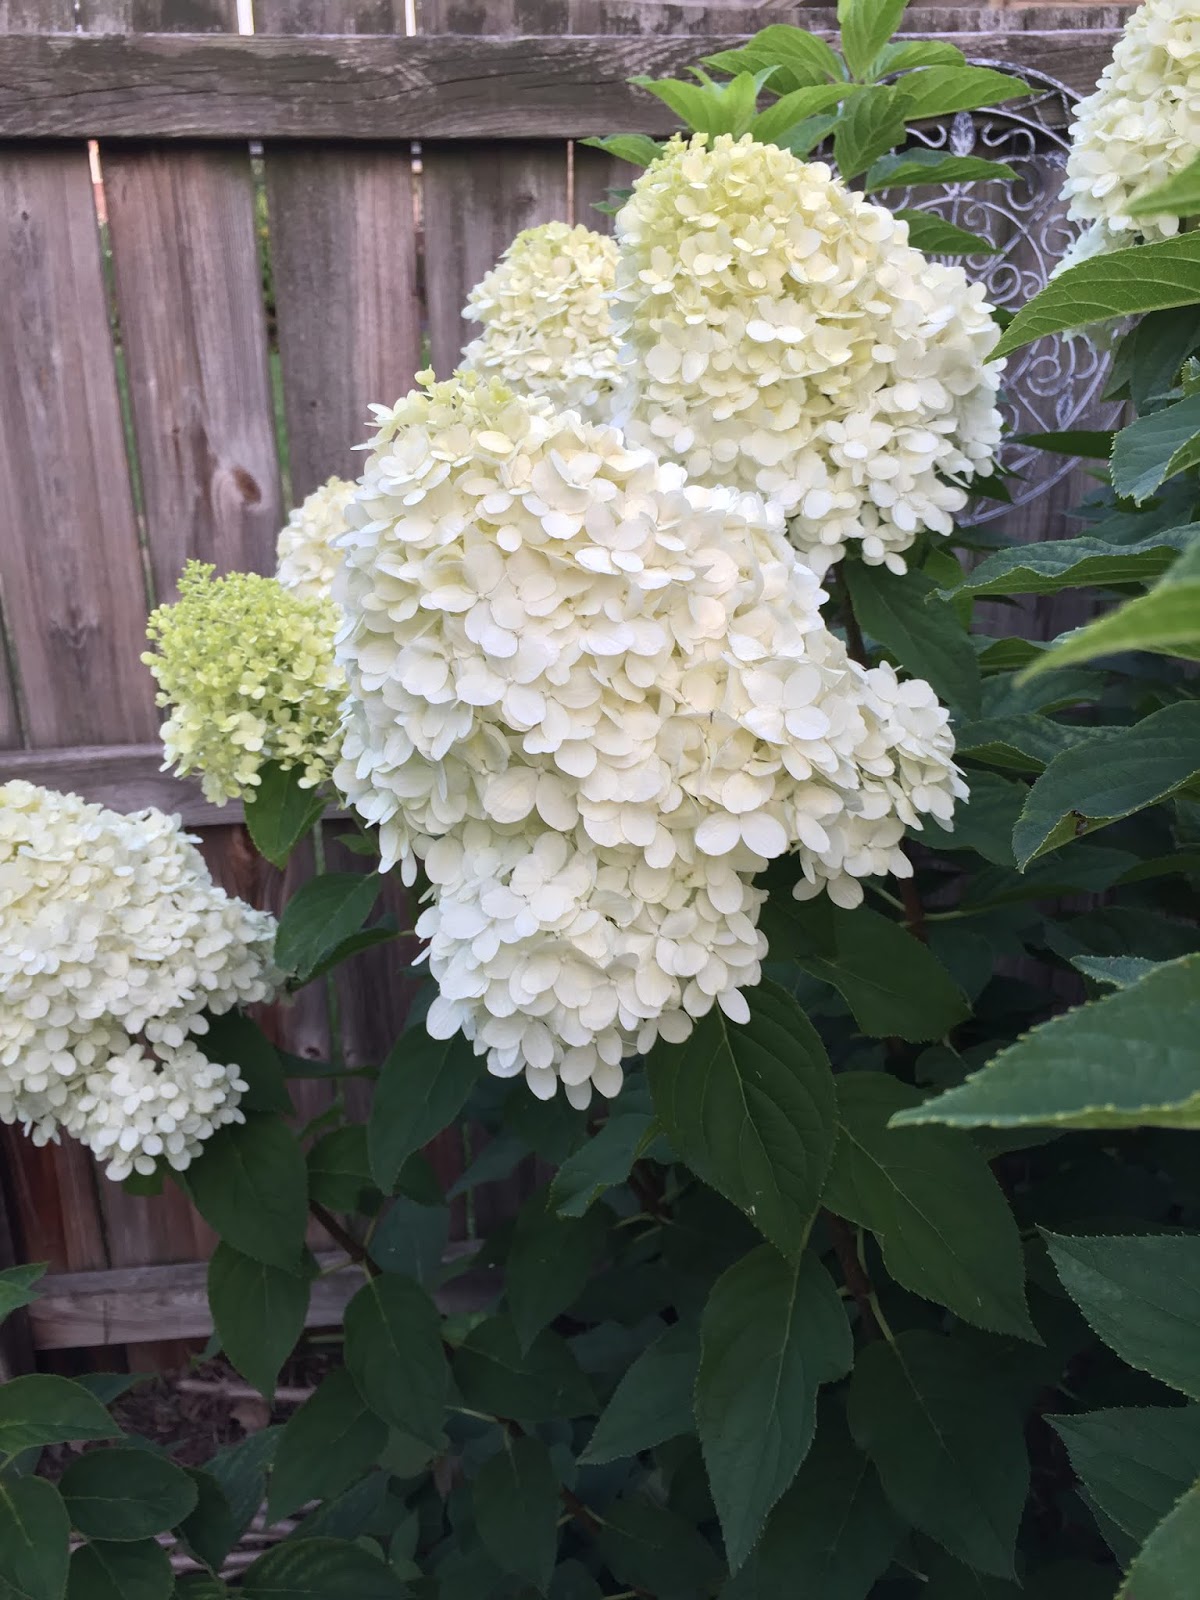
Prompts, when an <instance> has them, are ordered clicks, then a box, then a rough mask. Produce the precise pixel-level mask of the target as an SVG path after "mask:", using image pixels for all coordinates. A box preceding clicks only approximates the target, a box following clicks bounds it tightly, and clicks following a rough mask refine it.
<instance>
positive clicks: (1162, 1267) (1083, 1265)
mask: <svg viewBox="0 0 1200 1600" xmlns="http://www.w3.org/2000/svg"><path fill="white" fill-rule="evenodd" d="M1043 1234H1044V1237H1045V1240H1046V1244H1047V1246H1048V1247H1049V1250H1050V1256H1051V1259H1052V1260H1053V1262H1054V1265H1055V1267H1056V1269H1057V1271H1058V1275H1059V1277H1060V1278H1061V1279H1062V1283H1063V1288H1064V1289H1066V1291H1067V1293H1068V1294H1069V1295H1070V1296H1071V1299H1072V1300H1074V1302H1075V1304H1076V1305H1077V1306H1078V1307H1079V1309H1080V1310H1081V1311H1082V1312H1083V1314H1084V1316H1085V1317H1086V1318H1087V1321H1088V1325H1089V1327H1090V1328H1091V1329H1092V1330H1093V1332H1095V1333H1096V1334H1097V1335H1098V1336H1099V1337H1100V1338H1101V1339H1103V1340H1104V1342H1105V1344H1106V1345H1108V1346H1110V1348H1111V1349H1113V1350H1115V1351H1116V1352H1117V1354H1118V1355H1119V1356H1120V1357H1121V1360H1122V1361H1127V1362H1128V1363H1129V1365H1130V1366H1131V1367H1137V1368H1138V1370H1139V1371H1141V1372H1149V1373H1151V1374H1152V1375H1153V1376H1154V1377H1156V1378H1157V1379H1158V1380H1159V1382H1160V1383H1167V1384H1170V1386H1171V1387H1172V1388H1173V1389H1180V1390H1182V1391H1183V1393H1184V1394H1186V1395H1189V1396H1190V1397H1191V1398H1192V1399H1193V1400H1194V1399H1196V1398H1198V1397H1200V1341H1197V1338H1196V1329H1197V1327H1200V1235H1198V1234H1169V1233H1168V1234H1152V1235H1150V1236H1149V1237H1147V1238H1138V1237H1136V1236H1129V1235H1122V1236H1121V1237H1119V1238H1075V1237H1067V1236H1066V1235H1064V1234H1057V1233H1048V1232H1046V1230H1044V1229H1043Z"/></svg>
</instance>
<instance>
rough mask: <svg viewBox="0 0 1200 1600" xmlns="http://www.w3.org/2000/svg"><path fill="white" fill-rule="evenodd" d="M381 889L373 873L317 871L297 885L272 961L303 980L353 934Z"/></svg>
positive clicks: (367, 915)
mask: <svg viewBox="0 0 1200 1600" xmlns="http://www.w3.org/2000/svg"><path fill="white" fill-rule="evenodd" d="M382 887H383V879H382V878H381V877H380V875H379V874H378V873H377V872H368V873H362V872H322V873H320V874H319V875H318V876H317V877H315V878H310V879H309V881H308V882H307V883H303V884H301V885H300V887H299V889H297V891H296V893H295V894H294V895H293V896H292V897H291V899H290V900H289V901H288V903H287V905H286V906H284V908H283V915H282V916H281V917H280V919H279V932H278V933H277V934H276V936H275V960H276V963H277V964H278V965H279V966H280V967H282V968H283V970H284V971H285V972H290V973H292V974H293V975H294V977H295V979H296V981H297V982H298V983H305V982H307V981H308V977H309V975H310V973H311V972H312V970H313V969H314V968H315V967H316V966H318V965H319V963H320V962H321V961H322V959H323V958H324V957H325V956H327V955H328V954H329V952H331V951H333V950H335V949H336V948H337V947H338V946H339V945H340V944H342V942H343V941H344V940H346V939H348V938H349V937H350V936H351V934H354V933H357V932H358V931H359V929H360V928H361V927H362V925H363V923H364V922H365V921H366V920H367V918H368V917H369V916H370V914H371V909H372V907H373V906H374V904H375V902H376V900H378V899H379V893H380V890H381V889H382Z"/></svg>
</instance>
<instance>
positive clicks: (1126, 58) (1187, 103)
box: [1063, 0, 1200, 265]
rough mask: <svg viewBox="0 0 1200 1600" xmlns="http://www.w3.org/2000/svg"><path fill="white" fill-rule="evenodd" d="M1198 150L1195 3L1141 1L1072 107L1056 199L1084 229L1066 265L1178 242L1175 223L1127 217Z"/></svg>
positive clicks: (1199, 15) (1199, 63)
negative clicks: (1091, 86) (1063, 200)
mask: <svg viewBox="0 0 1200 1600" xmlns="http://www.w3.org/2000/svg"><path fill="white" fill-rule="evenodd" d="M1197 149H1200V11H1198V10H1197V8H1196V5H1195V3H1194V0H1145V4H1144V5H1142V6H1141V7H1139V9H1138V10H1137V11H1135V12H1134V13H1133V15H1132V16H1131V17H1130V18H1129V20H1128V22H1127V23H1126V24H1125V31H1124V33H1123V34H1122V36H1121V38H1120V40H1119V41H1118V43H1117V47H1116V50H1115V51H1114V52H1113V58H1112V60H1111V61H1110V62H1109V64H1108V66H1106V67H1105V69H1104V72H1103V73H1102V74H1101V77H1100V82H1099V83H1098V84H1097V86H1096V90H1095V92H1094V93H1093V94H1091V95H1089V96H1088V97H1087V99H1086V100H1081V101H1080V102H1079V104H1078V105H1077V106H1076V108H1075V124H1074V128H1073V130H1072V135H1071V152H1070V155H1069V156H1068V158H1067V179H1066V183H1065V184H1064V185H1063V194H1064V195H1065V196H1066V197H1067V198H1068V199H1069V200H1070V202H1071V206H1070V211H1069V213H1068V215H1070V216H1071V217H1072V218H1074V219H1076V220H1077V221H1083V222H1087V223H1090V224H1092V226H1091V227H1090V228H1089V229H1088V231H1087V232H1086V233H1085V234H1084V235H1083V240H1082V241H1080V242H1079V243H1078V244H1077V245H1076V246H1075V247H1074V248H1073V250H1072V252H1071V253H1070V255H1069V256H1068V258H1067V262H1066V263H1064V264H1069V265H1074V264H1076V263H1077V262H1079V261H1081V260H1086V259H1087V258H1088V257H1089V256H1093V255H1098V254H1101V253H1105V252H1107V251H1110V250H1119V249H1124V248H1127V247H1128V246H1130V245H1133V244H1137V243H1138V242H1139V240H1156V239H1169V238H1171V237H1172V236H1173V235H1174V234H1175V233H1177V232H1178V230H1179V218H1178V217H1176V216H1172V215H1169V214H1167V215H1163V216H1157V217H1154V216H1145V217H1131V216H1130V215H1129V208H1130V206H1131V205H1132V204H1133V202H1134V201H1135V200H1137V199H1138V198H1139V197H1140V196H1142V195H1144V194H1149V193H1150V191H1151V190H1152V189H1157V188H1158V187H1159V186H1160V185H1161V184H1163V183H1165V182H1166V181H1167V179H1168V178H1172V177H1174V176H1175V174H1176V173H1178V172H1180V171H1182V169H1183V168H1184V167H1186V166H1187V165H1188V164H1189V163H1190V162H1191V161H1193V160H1194V159H1195V156H1196V151H1197ZM1084 241H1086V242H1084Z"/></svg>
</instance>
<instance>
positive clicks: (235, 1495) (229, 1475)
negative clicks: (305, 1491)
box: [204, 1428, 283, 1539]
mask: <svg viewBox="0 0 1200 1600" xmlns="http://www.w3.org/2000/svg"><path fill="white" fill-rule="evenodd" d="M282 1433H283V1429H282V1428H264V1429H263V1430H262V1432H261V1433H251V1434H249V1435H247V1437H246V1438H245V1439H242V1440H240V1441H239V1442H238V1443H237V1444H234V1445H226V1447H225V1448H224V1449H223V1450H218V1451H217V1453H216V1455H215V1456H213V1457H212V1459H211V1460H210V1461H206V1462H205V1464H204V1470H205V1471H206V1472H207V1473H208V1475H209V1476H210V1477H211V1478H213V1479H215V1481H216V1483H217V1485H218V1486H219V1488H220V1490H221V1492H222V1494H224V1496H225V1498H226V1500H227V1501H228V1502H229V1509H230V1511H231V1512H232V1513H233V1526H234V1530H235V1532H234V1538H235V1539H240V1538H241V1536H242V1534H243V1533H245V1531H246V1529H247V1528H248V1527H249V1526H250V1524H251V1522H252V1521H253V1520H254V1518H255V1517H256V1516H257V1514H258V1511H259V1508H260V1507H261V1505H262V1503H263V1500H264V1499H265V1497H266V1492H267V1468H268V1466H269V1465H270V1463H271V1461H272V1460H273V1459H274V1456H275V1452H276V1450H277V1449H278V1448H279V1440H280V1437H281V1436H282Z"/></svg>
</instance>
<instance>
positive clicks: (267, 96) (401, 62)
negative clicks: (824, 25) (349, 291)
mask: <svg viewBox="0 0 1200 1600" xmlns="http://www.w3.org/2000/svg"><path fill="white" fill-rule="evenodd" d="M929 15H930V13H926V16H927V17H928V16H929ZM933 15H934V16H936V13H933ZM1060 15H1061V13H1060ZM1022 20H1025V19H1022ZM914 31H915V30H914ZM934 31H936V33H937V34H938V36H939V37H945V38H948V39H949V40H950V41H951V42H952V43H954V44H957V45H958V46H959V47H960V48H962V49H964V50H966V51H968V52H969V53H970V54H971V55H972V56H973V57H975V58H976V59H982V60H995V61H1006V62H1010V63H1012V64H1014V65H1017V66H1020V65H1023V64H1024V65H1028V66H1031V67H1037V68H1038V70H1039V71H1042V72H1045V73H1048V74H1049V75H1050V76H1051V77H1054V78H1058V79H1060V80H1061V81H1063V82H1064V83H1066V84H1068V85H1069V86H1070V87H1072V88H1074V89H1076V90H1077V91H1079V92H1086V91H1087V90H1090V89H1091V88H1092V87H1093V86H1094V84H1095V82H1096V79H1097V78H1098V77H1099V74H1100V71H1101V69H1102V68H1103V67H1104V65H1105V64H1106V63H1107V61H1108V59H1109V57H1110V56H1111V53H1112V48H1113V45H1114V43H1115V42H1116V38H1117V33H1116V31H1115V30H1114V29H1111V28H1088V27H1079V26H1078V25H1077V24H1076V25H1074V26H1072V27H1070V28H1066V29H1063V28H1056V29H1050V30H1038V29H1033V28H1024V27H1018V26H1014V24H1013V21H1012V17H1011V15H1007V16H1005V21H1004V24H1003V26H1000V27H994V28H987V29H982V30H980V31H978V32H975V31H972V32H961V31H955V30H949V29H944V28H941V27H936V28H935V30H934ZM741 37H743V35H721V34H714V35H695V36H688V35H658V34H650V35H645V36H641V37H629V36H621V35H613V36H610V37H600V38H596V37H592V36H582V35H581V36H577V37H576V36H551V37H545V36H538V37H528V38H525V37H522V38H488V39H487V40H486V41H480V40H479V39H473V38H472V37H471V36H470V35H464V34H458V33H452V34H429V35H424V36H419V37H416V38H412V39H404V40H400V39H392V38H380V37H372V36H360V37H357V38H346V37H338V38H336V39H334V38H328V37H318V38H296V39H292V38H280V37H278V36H276V35H266V34H261V35H258V36H255V37H253V38H249V37H247V38H236V39H235V38H222V37H220V36H211V37H209V36H203V35H187V34H181V35H170V34H160V35H155V34H144V35H130V36H127V37H118V36H113V37H108V38H86V37H71V36H68V35H50V36H44V37H39V36H36V35H27V36H22V35H14V36H12V37H9V38H4V39H0V136H3V137H9V138H35V137H46V138H79V137H89V136H94V137H101V138H118V137H140V138H145V137H155V138H166V139H179V138H192V137H203V138H235V137H251V138H253V137H258V138H264V139H267V138H271V139H307V140H311V139H314V138H339V139H368V140H372V141H378V140H380V139H405V138H417V139H528V140H537V139H550V138H583V137H585V136H587V135H590V134H596V133H606V132H611V131H612V129H613V128H622V129H640V130H642V131H643V132H646V133H666V132H669V131H670V130H671V129H672V128H673V127H674V126H675V122H674V119H673V116H672V113H671V112H670V111H669V110H668V109H667V108H666V107H665V106H663V105H662V103H661V102H660V101H658V100H656V99H654V98H653V97H651V96H647V95H646V94H645V93H644V92H642V91H641V90H638V89H637V88H635V87H633V86H631V85H630V84H629V83H628V81H627V80H628V79H629V78H630V77H631V76H632V75H633V74H634V73H641V72H646V73H650V74H652V75H654V76H661V75H663V74H674V73H677V72H679V71H682V70H683V69H685V68H686V67H687V66H689V65H691V64H692V63H693V62H695V61H696V60H698V59H699V58H700V57H701V56H703V55H708V54H711V53H712V52H713V51H716V50H721V49H725V48H728V47H729V46H731V45H734V44H737V43H738V42H740V39H741Z"/></svg>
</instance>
